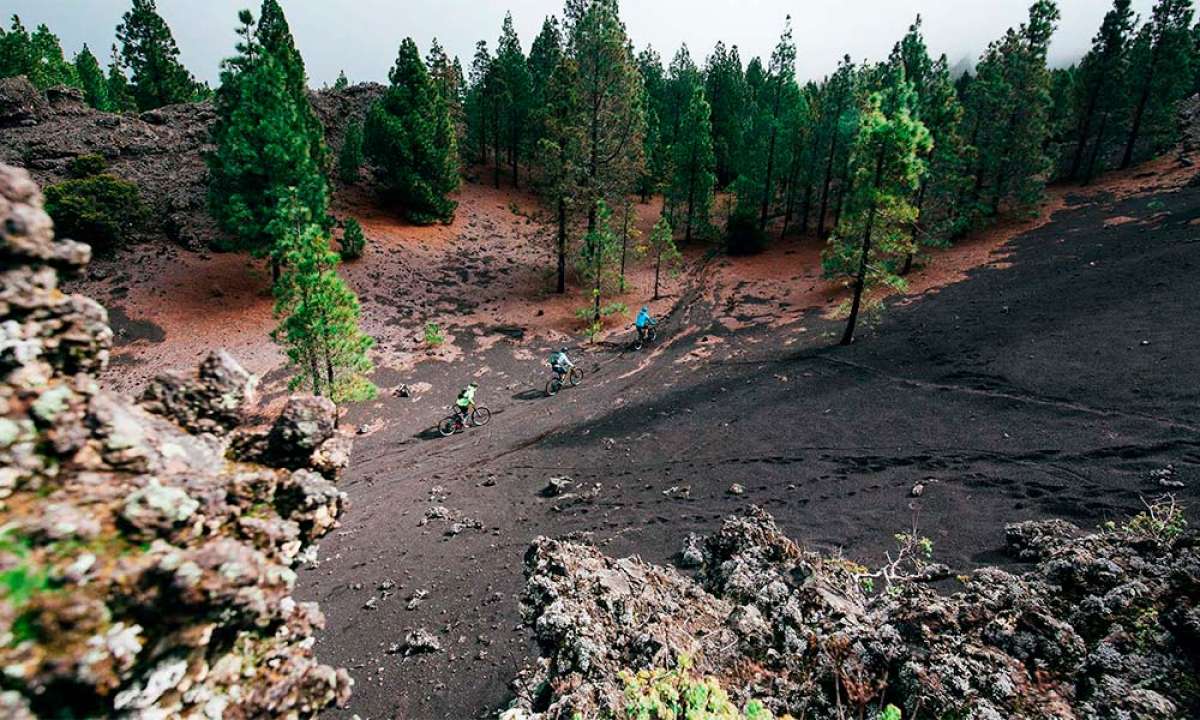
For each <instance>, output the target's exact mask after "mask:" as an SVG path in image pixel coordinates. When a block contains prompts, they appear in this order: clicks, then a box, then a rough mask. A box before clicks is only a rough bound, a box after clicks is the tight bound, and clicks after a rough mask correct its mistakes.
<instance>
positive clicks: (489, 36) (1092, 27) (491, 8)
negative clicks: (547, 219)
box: [3, 0, 1153, 86]
mask: <svg viewBox="0 0 1200 720" xmlns="http://www.w3.org/2000/svg"><path fill="white" fill-rule="evenodd" d="M281 2H282V5H283V7H284V11H285V12H286V13H287V16H288V20H289V22H290V24H291V27H292V33H293V34H294V35H295V37H296V43H297V45H298V46H299V48H300V51H301V52H302V53H303V55H304V60H305V63H306V64H307V67H308V74H309V77H310V78H311V81H312V84H313V85H315V86H320V85H322V84H325V83H330V82H332V81H333V79H334V78H335V77H337V74H338V70H340V69H344V70H345V71H346V74H347V75H349V77H350V79H351V80H352V81H354V82H358V81H364V80H378V81H385V80H386V77H387V71H388V69H389V68H390V67H391V64H392V62H393V61H394V60H395V57H396V50H397V47H398V46H399V44H400V40H401V39H402V38H404V37H405V36H411V37H413V38H414V39H415V40H416V41H417V43H418V44H419V45H420V46H421V48H422V49H423V50H425V49H428V47H429V43H430V41H431V40H432V39H433V38H434V37H437V38H438V39H439V40H440V41H441V43H442V45H444V46H445V47H446V48H447V50H448V51H449V52H450V53H451V54H452V55H455V54H456V55H458V56H460V57H461V58H462V61H463V66H464V68H465V67H467V66H469V65H470V61H471V56H472V55H473V54H474V46H475V42H476V40H478V39H480V38H484V39H486V40H488V44H489V46H490V47H492V49H495V41H496V38H497V37H498V36H499V34H500V23H501V21H502V20H503V18H504V13H505V11H507V10H511V11H512V13H513V18H514V20H515V21H516V27H517V32H518V33H519V34H520V36H521V41H522V43H524V45H525V48H526V50H528V48H529V43H530V42H531V41H532V40H533V37H534V35H536V34H537V32H538V30H539V29H540V28H541V24H542V19H543V18H544V17H545V16H546V15H547V14H551V13H557V12H559V11H560V10H561V6H562V2H561V0H505V1H503V2H501V1H499V0H426V1H424V2H417V1H415V0H281ZM1031 2H1032V0H652V1H651V0H625V1H624V2H623V3H622V4H621V5H622V15H623V17H624V19H625V22H626V25H627V27H628V28H629V33H630V36H631V37H632V39H633V42H634V45H635V46H637V48H638V49H641V48H642V47H644V46H645V45H647V44H652V45H654V47H655V48H657V49H658V50H659V52H660V53H661V54H662V55H663V56H664V60H669V59H670V56H671V55H672V54H674V52H675V50H676V48H678V47H679V45H680V43H684V42H686V43H687V44H688V46H689V48H690V49H691V51H692V56H693V57H695V58H696V60H697V62H702V61H703V58H704V57H706V56H707V55H708V52H709V50H711V49H712V46H713V45H714V44H715V43H716V41H717V40H724V41H725V43H726V44H730V45H734V44H736V45H738V46H739V47H740V48H741V51H742V58H743V59H744V60H749V59H750V58H751V57H753V56H755V55H762V56H764V57H765V56H767V55H769V54H770V52H771V48H772V47H774V45H775V42H776V40H777V39H778V37H779V31H780V29H781V27H782V25H783V19H784V17H785V16H786V15H787V14H789V13H791V14H792V16H793V21H794V23H795V31H796V42H797V45H798V47H799V57H798V62H797V69H798V72H799V75H800V78H801V79H802V80H806V79H813V78H819V77H821V76H823V75H825V74H827V73H828V72H830V71H831V70H832V69H833V68H834V67H835V66H836V64H837V61H838V59H839V58H840V57H841V56H842V55H843V54H846V53H849V54H850V55H851V57H853V58H854V59H855V60H861V59H864V58H865V59H870V60H880V59H883V58H884V57H885V56H886V55H887V53H888V51H889V50H890V49H891V47H892V45H893V44H894V43H895V41H896V40H897V39H898V38H899V37H900V36H901V35H903V34H904V31H905V30H906V29H907V27H908V25H909V23H910V22H911V21H912V19H913V18H914V17H915V16H916V15H917V14H918V13H920V14H921V15H922V17H923V18H924V27H925V36H926V39H927V41H928V43H929V46H930V49H931V51H932V52H933V53H934V54H935V55H936V54H939V53H943V52H944V53H946V55H947V56H948V57H949V58H950V62H951V64H955V63H957V62H958V61H960V60H962V59H963V58H967V57H970V58H975V57H976V56H978V54H979V52H980V51H981V50H982V49H983V48H984V47H985V46H986V45H987V43H988V42H989V41H990V40H992V39H994V38H996V37H998V36H999V35H1000V34H1001V33H1003V32H1004V30H1005V28H1008V27H1010V26H1013V25H1017V24H1019V23H1020V22H1021V21H1022V20H1023V19H1024V18H1025V16H1026V12H1027V7H1028V5H1029V4H1030V3H1031ZM1152 4H1153V0H1134V2H1133V6H1134V10H1135V11H1136V12H1138V13H1140V14H1142V15H1143V16H1147V15H1149V11H1150V7H1151V5H1152ZM4 5H5V11H3V12H15V13H17V14H18V15H20V16H21V20H22V22H23V23H24V24H25V26H26V27H28V28H31V29H32V28H33V27H34V26H35V25H38V24H40V23H46V24H48V25H49V26H50V28H51V29H52V30H53V31H54V32H55V33H57V34H58V36H59V37H60V38H62V41H63V46H64V49H65V50H66V51H67V53H68V54H69V55H71V54H74V53H75V51H77V50H78V49H79V48H80V47H81V46H82V45H83V43H85V42H86V43H88V45H89V46H90V47H91V48H92V50H93V51H94V52H96V54H97V56H100V58H101V62H102V63H103V64H107V56H108V47H109V46H110V45H111V44H112V42H113V29H114V28H115V27H116V25H117V23H118V22H119V21H120V18H121V15H122V13H123V12H124V11H125V10H126V9H127V8H128V6H129V2H128V0H6V2H5V3H4ZM1110 5H1111V2H1110V0H1059V8H1060V10H1061V11H1062V20H1061V22H1060V24H1059V29H1058V33H1057V34H1056V35H1055V36H1054V43H1053V45H1052V47H1051V52H1050V55H1051V57H1050V60H1051V63H1053V64H1056V65H1057V64H1065V63H1068V62H1071V61H1073V60H1075V59H1076V58H1078V57H1079V56H1080V55H1082V53H1083V52H1084V51H1085V50H1086V49H1087V47H1088V44H1089V42H1090V40H1091V37H1092V36H1093V35H1094V34H1095V32H1096V29H1097V28H1098V27H1099V26H1100V21H1101V19H1102V18H1103V16H1104V13H1105V12H1106V11H1107V9H1108V8H1109V6H1110ZM245 7H252V8H253V9H255V10H257V2H254V1H253V0H158V8H159V12H160V13H162V15H163V16H164V17H165V18H166V19H167V22H168V23H169V24H170V25H171V29H172V31H173V32H174V34H175V39H176V42H178V44H179V49H180V54H181V56H182V59H183V62H184V64H185V65H187V67H188V68H189V69H190V70H191V71H192V72H193V73H195V74H196V76H197V77H198V78H200V79H202V80H207V81H209V82H210V83H214V84H215V80H216V78H217V67H218V63H219V62H220V61H221V59H222V58H223V57H226V56H228V55H229V54H231V52H232V49H233V43H234V32H233V31H234V26H235V25H236V21H237V11H238V10H239V9H241V8H245Z"/></svg>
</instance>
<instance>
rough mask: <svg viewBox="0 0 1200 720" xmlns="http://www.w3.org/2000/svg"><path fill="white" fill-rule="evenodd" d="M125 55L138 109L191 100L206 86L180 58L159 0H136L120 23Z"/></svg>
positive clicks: (122, 51)
mask: <svg viewBox="0 0 1200 720" xmlns="http://www.w3.org/2000/svg"><path fill="white" fill-rule="evenodd" d="M117 40H118V41H119V42H120V43H121V59H122V62H123V64H124V67H125V68H127V69H128V70H129V72H130V73H131V81H130V92H131V94H132V96H133V99H134V102H135V103H136V104H137V109H138V110H143V111H144V110H152V109H154V108H159V107H162V106H164V105H172V104H175V103H182V102H191V101H193V100H196V99H198V98H199V97H203V96H204V95H205V94H206V90H205V88H204V86H203V85H201V84H199V83H197V82H196V80H195V79H194V78H193V77H192V74H191V73H189V72H188V71H187V69H186V68H184V67H183V65H181V64H180V62H179V48H178V46H176V45H175V38H174V37H173V36H172V35H171V29H170V28H169V27H168V26H167V23H166V21H165V20H163V18H162V16H161V15H159V14H158V8H157V7H156V5H155V0H133V5H132V7H131V8H130V9H129V11H128V12H126V13H125V15H124V17H123V18H122V20H121V24H120V25H118V26H117Z"/></svg>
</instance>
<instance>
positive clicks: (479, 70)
mask: <svg viewBox="0 0 1200 720" xmlns="http://www.w3.org/2000/svg"><path fill="white" fill-rule="evenodd" d="M492 64H493V60H492V55H491V53H490V52H489V51H488V45H487V41H485V40H480V41H479V42H477V43H476V44H475V58H474V59H473V60H472V61H471V72H470V76H469V78H468V80H469V82H470V87H469V88H468V90H467V94H466V100H465V103H464V107H463V111H464V114H465V115H466V121H467V141H468V143H469V144H470V147H471V155H472V156H473V157H474V158H475V161H476V162H477V163H478V164H480V165H484V164H486V163H487V154H488V143H489V138H490V137H491V134H492V130H493V128H494V127H495V125H496V123H494V122H493V121H492V117H493V115H495V113H496V105H497V103H496V99H495V95H496V83H495V80H494V77H493V70H492Z"/></svg>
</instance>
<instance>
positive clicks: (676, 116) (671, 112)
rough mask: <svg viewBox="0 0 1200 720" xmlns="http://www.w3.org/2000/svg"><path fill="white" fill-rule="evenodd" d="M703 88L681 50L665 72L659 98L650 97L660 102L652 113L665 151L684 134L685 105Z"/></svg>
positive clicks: (688, 54) (689, 56) (685, 50)
mask: <svg viewBox="0 0 1200 720" xmlns="http://www.w3.org/2000/svg"><path fill="white" fill-rule="evenodd" d="M703 84H704V78H703V77H702V76H701V74H700V69H699V68H697V67H696V63H695V61H694V60H692V54H691V52H689V51H688V46H687V45H686V44H685V45H683V46H681V47H680V48H679V50H678V51H677V52H676V53H675V57H673V58H671V64H670V66H668V68H667V77H666V81H665V82H664V84H663V86H662V89H661V91H660V92H661V97H659V96H657V95H655V94H654V93H651V94H652V96H654V97H656V98H658V99H659V100H660V102H659V106H658V107H656V108H655V109H656V111H657V112H658V117H659V123H660V134H661V136H662V142H663V143H664V144H665V145H666V147H667V148H671V147H673V146H674V145H675V142H676V140H677V139H678V138H679V136H680V135H681V134H682V133H683V132H684V128H683V117H684V114H685V113H686V112H687V108H688V103H690V102H691V101H692V93H693V92H694V91H695V90H696V88H698V87H700V86H702V85H703ZM668 152H670V150H668Z"/></svg>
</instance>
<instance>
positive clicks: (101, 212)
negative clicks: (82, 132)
mask: <svg viewBox="0 0 1200 720" xmlns="http://www.w3.org/2000/svg"><path fill="white" fill-rule="evenodd" d="M105 170H106V163H105V162H104V159H103V158H101V157H99V156H98V155H82V156H80V157H78V158H75V159H74V160H73V161H72V162H71V165H70V168H69V172H70V175H71V178H70V179H68V180H64V181H63V182H60V183H55V184H53V185H48V186H46V189H45V196H46V212H47V213H48V214H49V215H50V217H51V219H53V220H54V229H55V232H56V233H58V234H59V235H61V236H62V237H69V238H71V239H73V240H79V241H80V242H86V243H88V244H89V245H91V246H92V250H93V251H95V252H96V253H97V254H98V255H106V254H110V253H112V252H113V251H115V250H117V249H119V248H121V247H123V246H124V245H125V244H126V243H127V241H129V240H130V238H131V236H132V235H133V233H134V232H136V231H137V230H138V228H139V227H140V226H141V225H142V224H143V223H144V222H145V220H146V217H147V213H146V207H145V205H143V203H142V199H141V195H140V193H139V192H138V188H137V185H135V184H133V183H131V182H129V181H128V180H122V179H121V178H118V177H116V176H115V175H111V174H109V173H107V172H105Z"/></svg>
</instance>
